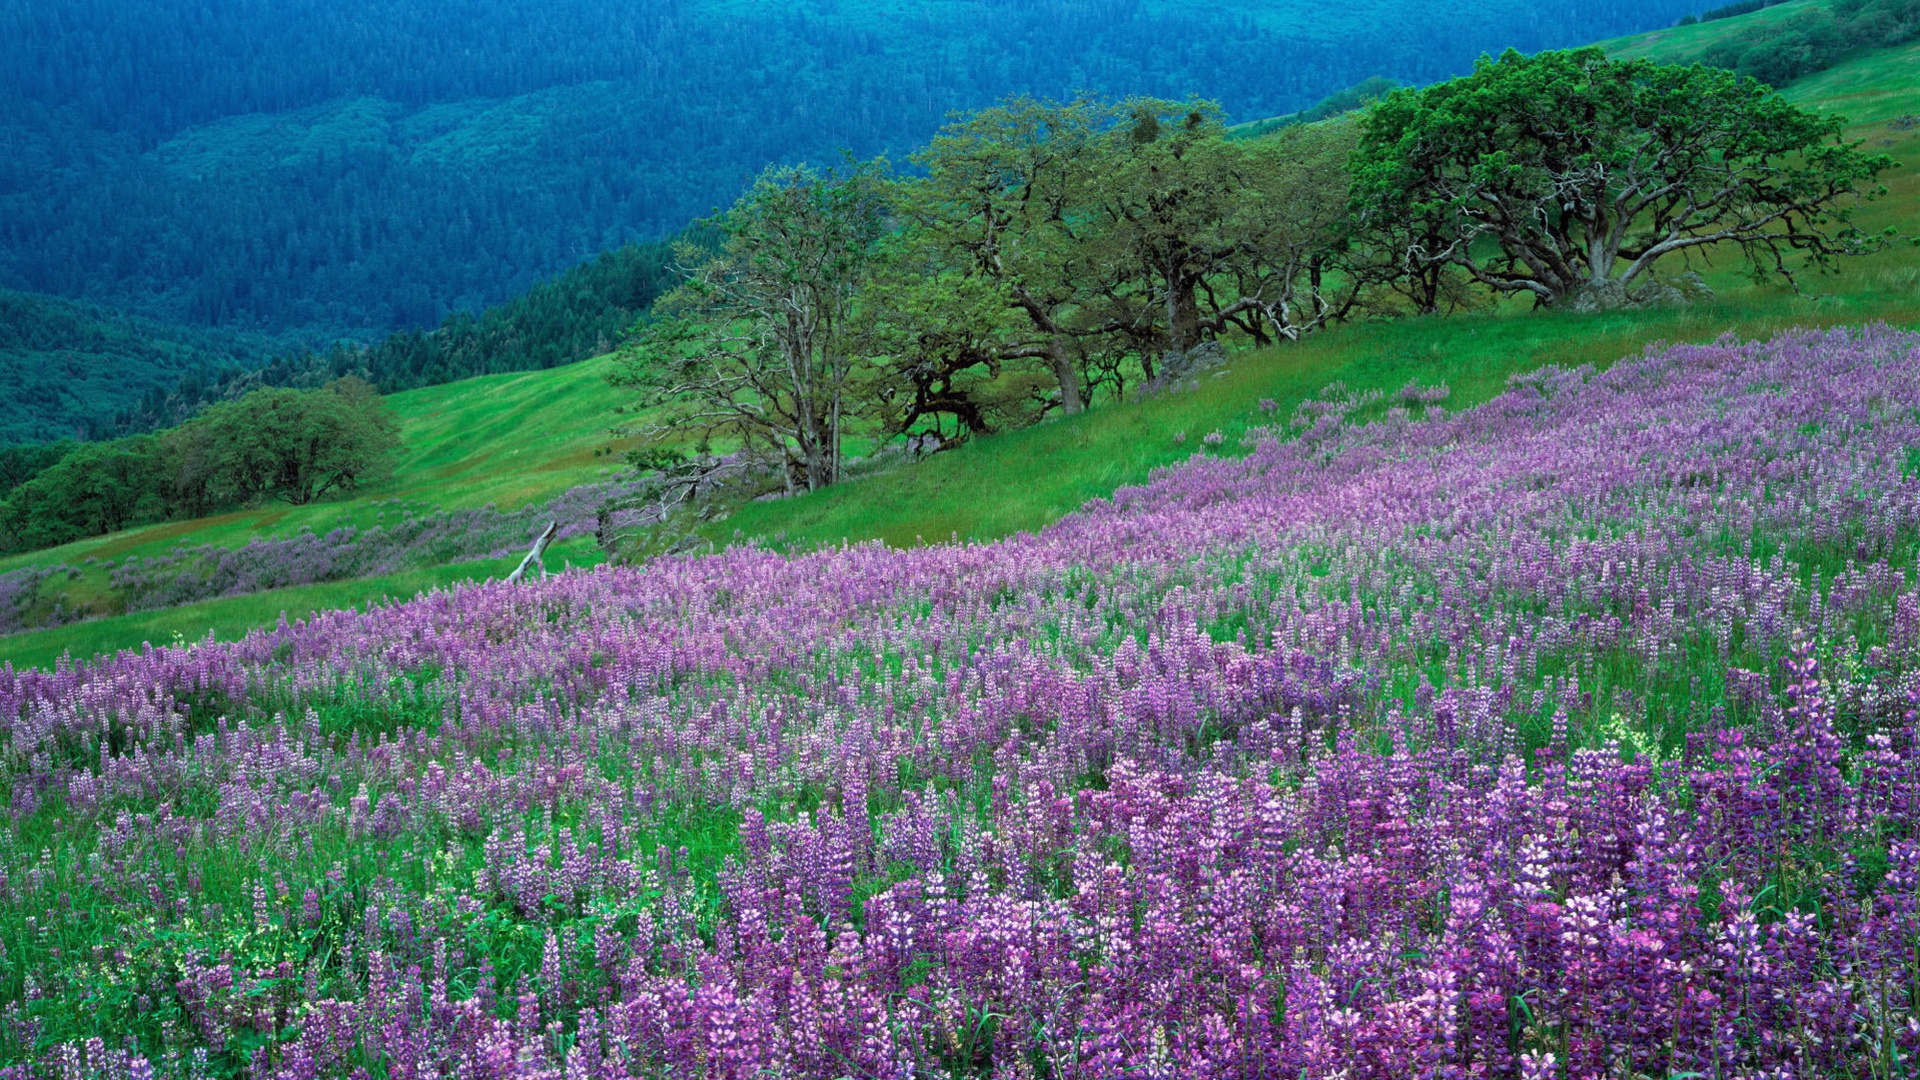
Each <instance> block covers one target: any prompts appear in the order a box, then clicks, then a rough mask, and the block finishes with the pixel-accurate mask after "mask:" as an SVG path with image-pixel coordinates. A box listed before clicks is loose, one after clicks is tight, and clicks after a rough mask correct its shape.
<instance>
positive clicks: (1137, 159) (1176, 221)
mask: <svg viewBox="0 0 1920 1080" xmlns="http://www.w3.org/2000/svg"><path fill="white" fill-rule="evenodd" d="M1840 131H1841V124H1840V121H1839V120H1838V119H1837V118H1831V117H1828V118H1822V117H1817V116H1814V115H1812V114H1809V113H1806V112H1803V111H1801V110H1798V109H1796V108H1794V107H1792V106H1791V105H1789V104H1788V103H1787V102H1785V101H1784V100H1783V99H1781V98H1780V97H1779V96H1778V95H1777V94H1774V93H1773V92H1772V91H1770V90H1768V89H1767V88H1766V87H1764V86H1762V85H1759V84H1758V83H1756V82H1754V81H1753V80H1751V79H1747V78H1743V77H1740V76H1737V75H1734V74H1732V73H1729V72H1725V71H1719V70H1714V69H1709V68H1703V67H1697V66H1695V67H1679V66H1671V65H1660V64H1655V63H1651V62H1647V61H1613V60H1609V59H1607V58H1606V57H1605V56H1604V54H1602V53H1601V52H1600V51H1599V50H1597V49H1582V50H1575V51H1569V52H1553V53H1542V54H1539V55H1536V56H1532V57H1526V56H1522V55H1520V54H1518V53H1514V52H1509V53H1508V54H1506V55H1505V56H1502V57H1501V58H1499V59H1498V60H1486V61H1483V62H1482V63H1481V64H1480V65H1479V66H1478V67H1477V68H1476V70H1475V72H1474V74H1472V75H1470V76H1466V77H1463V78H1460V79H1456V80H1453V81H1451V82H1447V83H1441V84H1437V85H1435V86H1431V87H1428V88H1425V89H1421V90H1400V91H1395V92H1393V93H1390V94H1388V95H1387V96H1386V97H1385V98H1383V99H1381V100H1380V101H1379V102H1378V103H1377V104H1375V105H1373V106H1371V107H1370V108H1369V109H1368V110H1367V111H1366V112H1365V113H1363V114H1361V115H1359V116H1358V117H1348V118H1344V119H1336V120H1331V121H1326V122H1322V123H1318V124H1313V125H1302V126H1294V127H1290V128H1286V129H1284V130H1282V131H1280V132H1279V133H1277V134H1275V135H1272V136H1269V137H1266V138H1261V139H1255V140H1237V139H1234V138H1231V137H1229V133H1228V132H1227V130H1226V129H1225V128H1224V127H1223V125H1222V123H1221V121H1220V116H1219V113H1218V111H1217V110H1216V109H1215V108H1213V107H1212V106H1210V105H1208V104H1204V103H1189V102H1172V101H1166V100H1157V99H1144V98H1139V99H1130V100H1127V101H1123V102H1119V103H1102V102H1098V101H1093V100H1079V101H1075V102H1072V103H1068V104H1059V103H1052V102H1044V101H1038V100H1033V99H1028V98H1015V99H1010V100H1008V101H1006V102H1003V103H1002V104H1000V105H997V106H994V107H992V108H988V109H985V110H982V111H980V112H977V113H974V114H972V115H970V116H967V117H964V118H962V119H959V120H957V121H955V122H953V123H951V124H950V125H949V126H948V127H947V128H946V129H944V130H943V131H942V132H941V133H940V134H939V135H938V136H937V137H936V138H935V139H934V140H933V141H932V142H931V143H930V144H929V145H928V146H927V147H926V148H925V149H924V150H923V151H921V152H920V153H918V154H916V155H914V157H913V164H914V165H915V166H916V170H915V172H914V173H913V174H911V175H908V176H895V175H894V174H893V173H892V172H891V170H890V169H889V168H888V167H887V165H886V163H885V162H884V161H871V162H865V163H860V162H852V161H849V162H848V163H847V164H845V165H843V166H842V167H840V168H838V169H832V170H824V171H823V170H817V169H812V168H806V167H794V168H783V169H776V170H771V171H769V172H768V173H766V174H764V175H763V176H762V177H761V178H760V180H759V182H758V183H756V184H755V185H754V187H753V189H752V190H751V191H749V192H748V193H747V194H746V195H745V196H744V197H742V198H741V199H740V201H739V202H737V203H736V204H735V205H734V206H733V207H732V208H731V209H730V210H728V211H727V212H725V213H724V214H721V215H720V216H718V217H717V218H716V219H714V221H713V222H712V225H713V226H714V228H715V230H716V231H717V233H718V234H719V235H720V236H721V237H722V238H723V240H722V242H721V243H719V244H717V245H715V246H710V247H699V246H695V245H684V246H683V247H682V248H681V249H680V258H681V266H680V270H681V272H682V274H683V277H684V280H683V283H682V284H681V285H680V286H679V287H678V288H677V289H675V290H674V291H673V292H672V293H669V294H668V295H667V296H666V297H664V298H663V299H662V301H661V302H660V303H659V304H658V305H657V306H656V312H655V318H654V319H653V320H652V321H650V322H649V323H647V324H645V325H643V326H642V327H641V328H640V332H639V334H638V335H637V336H636V339H635V341H634V342H633V344H632V345H631V347H630V348H629V349H628V351H627V354H626V357H625V360H624V363H623V365H622V367H621V370H620V372H619V373H618V374H617V375H616V377H615V378H616V382H620V383H622V384H625V385H628V386H631V387H633V388H635V389H636V390H638V391H639V392H640V394H641V400H642V402H643V403H644V404H646V405H648V406H651V407H654V408H656V409H659V410H662V411H660V412H658V413H655V414H654V415H655V416H656V418H657V423H656V424H655V426H654V428H653V430H654V431H655V433H656V434H657V435H659V436H660V437H661V439H662V440H663V442H662V448H656V449H655V450H653V451H651V452H649V454H648V456H647V457H646V460H647V461H648V462H649V463H650V464H654V465H660V464H662V463H664V462H666V461H667V460H668V459H669V457H670V454H669V453H668V449H670V447H668V444H673V445H678V446H684V445H685V444H686V443H687V442H688V441H689V440H690V439H697V442H698V444H699V445H705V446H710V445H712V444H713V442H714V441H715V440H720V441H730V442H732V443H733V444H736V445H738V446H740V447H741V448H742V449H743V450H745V451H747V452H748V453H749V454H751V455H757V456H759V457H760V458H762V459H764V460H767V461H770V462H773V463H775V466H776V468H777V469H778V470H779V472H780V473H781V474H782V475H784V477H785V478H786V484H787V486H788V487H789V488H790V489H801V488H805V489H815V488H819V487H823V486H825V485H828V484H831V483H834V482H836V481H837V480H839V479H840V478H841V476H842V474H843V469H844V465H843V462H842V456H841V454H842V450H841V447H842V443H843V441H844V440H845V438H846V437H847V435H848V433H849V432H850V431H853V430H855V429H856V428H858V429H859V430H860V431H861V432H862V433H863V434H864V435H867V436H870V437H873V438H876V439H879V440H882V441H884V440H886V439H889V438H892V437H895V436H900V435H907V434H913V435H916V436H920V435H929V434H930V435H934V436H937V437H939V438H940V439H942V440H946V441H950V440H952V439H954V438H957V437H965V436H967V435H970V434H976V433H981V432H987V431H992V430H995V429H996V428H1000V427H1009V426H1017V425H1019V424H1024V423H1030V422H1032V421H1034V420H1035V419H1037V418H1039V417H1041V416H1042V415H1044V414H1046V413H1047V412H1049V411H1053V410H1059V411H1063V412H1073V411H1077V410H1079V409H1081V408H1083V407H1085V406H1086V405H1087V404H1088V403H1089V402H1090V401H1092V400H1094V399H1095V398H1097V397H1099V396H1101V395H1103V394H1104V395H1109V396H1112V395H1118V394H1120V393H1123V392H1124V391H1125V389H1126V387H1127V385H1128V383H1129V381H1132V382H1134V383H1136V384H1137V383H1138V382H1139V381H1141V380H1148V381H1152V380H1159V381H1162V382H1165V381H1168V380H1172V379H1178V378H1181V377H1183V376H1184V374H1185V370H1186V368H1187V367H1188V366H1190V365H1191V364H1192V363H1193V362H1194V358H1195V355H1196V353H1197V352H1198V351H1199V350H1200V349H1202V348H1203V347H1207V346H1209V345H1210V343H1214V342H1217V341H1219V340H1221V339H1223V338H1236V339H1242V340H1246V341H1250V342H1255V343H1265V342H1272V341H1277V340H1292V339H1296V338H1298V337H1300V336H1301V335H1303V334H1307V333H1310V332H1312V331H1314V330H1316V329H1319V328H1321V327H1323V326H1325V325H1327V324H1328V323H1330V322H1333V321H1337V320H1340V319H1345V318H1349V317H1351V316H1354V315H1356V314H1359V313H1369V314H1386V313H1391V312H1395V311H1399V312H1416V313H1438V312H1444V311H1447V310H1451V309H1452V308H1453V307H1456V306H1458V305H1459V304H1461V303H1462V302H1466V301H1468V300H1469V299H1470V298H1472V297H1475V296H1479V297H1485V296H1486V295H1487V294H1488V293H1491V294H1493V295H1494V296H1500V295H1510V294H1517V295H1521V296H1526V297H1531V298H1532V300H1533V302H1534V303H1535V305H1537V306H1543V307H1544V306H1563V305H1573V306H1582V305H1585V306H1596V307H1604V306H1619V305H1625V304H1634V303H1649V302H1656V301H1661V300H1665V299H1671V298H1673V297H1674V296H1675V295H1676V294H1677V290H1676V288H1675V286H1673V285H1671V284H1668V283H1665V282H1662V281H1661V280H1660V279H1658V278H1656V276H1655V269H1656V266H1659V265H1661V264H1663V263H1671V262H1674V261H1678V260H1684V259H1686V258H1687V256H1688V255H1689V254H1690V253H1693V252H1698V251H1701V250H1703V249H1706V248H1709V247H1717V248H1719V249H1722V250H1725V249H1732V250H1737V251H1738V252H1739V253H1740V254H1742V255H1743V256H1744V257H1745V258H1746V259H1747V260H1748V262H1749V263H1750V264H1751V266H1752V268H1753V269H1754V271H1755V273H1757V274H1762V275H1778V276H1782V277H1785V278H1787V279H1788V280H1791V279H1792V277H1793V275H1794V274H1795V273H1796V272H1797V271H1798V270H1800V269H1802V268H1804V267H1807V266H1812V267H1815V268H1824V267H1827V266H1830V265H1831V264H1832V261H1833V260H1834V259H1835V258H1836V257H1838V256H1840V255H1842V254H1846V253H1848V252H1852V251H1858V250H1864V249H1866V248H1868V247H1871V246H1872V245H1873V243H1874V242H1875V241H1874V240H1873V239H1872V238H1869V237H1866V236H1863V235H1862V234H1860V233H1859V232H1858V231H1857V230H1856V229H1854V228H1853V227H1852V225H1851V224H1850V223H1849V220H1848V217H1849V212H1850V207H1851V204H1852V203H1853V202H1854V201H1855V200H1856V199H1858V198H1860V197H1870V196H1871V195H1872V194H1874V192H1875V188H1874V180H1875V177H1876V176H1877V174H1878V173H1879V172H1880V171H1882V170H1884V169H1886V168H1888V167H1890V166H1891V164H1892V163H1891V162H1890V161H1888V160H1886V159H1885V158H1882V157H1876V156H1872V155H1868V154H1865V153H1863V152H1862V151H1861V150H1860V148H1859V146H1858V145H1857V144H1852V143H1847V142H1845V141H1844V140H1842V139H1841V137H1840ZM1482 302H1484V301H1482ZM1215 347H1217V346H1215Z"/></svg>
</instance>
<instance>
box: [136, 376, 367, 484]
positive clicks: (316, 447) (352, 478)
mask: <svg viewBox="0 0 1920 1080" xmlns="http://www.w3.org/2000/svg"><path fill="white" fill-rule="evenodd" d="M169 434H170V435H171V436H172V438H173V442H172V443H171V444H170V445H171V446H173V447H177V450H176V453H177V454H178V455H179V457H178V458H177V462H178V465H177V468H176V469H175V470H174V471H175V476H176V477H177V480H176V488H177V489H179V488H190V489H191V490H193V491H194V492H195V497H194V505H196V506H204V505H207V504H241V503H248V502H252V501H254V500H256V499H278V500H280V501H282V502H287V503H292V504H293V505H295V506H304V505H305V504H307V503H310V502H312V501H313V500H315V499H317V498H319V497H320V496H322V495H325V494H326V493H328V492H330V491H335V490H349V489H352V488H354V487H357V486H359V485H360V484H362V483H364V482H367V481H369V480H377V479H379V478H380V477H382V476H383V475H385V472H386V471H387V470H389V469H390V468H391V466H392V458H393V454H394V451H395V450H397V449H398V448H399V430H398V425H397V423H396V422H395V421H394V419H393V417H392V415H391V414H390V413H388V412H387V411H386V410H385V409H384V408H383V407H382V406H381V403H380V397H379V395H378V394H377V393H375V392H374V389H373V387H372V386H371V385H369V384H368V383H366V382H365V381H363V380H360V379H356V378H353V377H351V376H348V377H346V378H343V379H338V380H336V381H334V382H332V383H329V384H327V386H326V387H324V388H323V389H321V390H318V391H301V390H285V389H264V390H256V391H254V392H253V393H251V394H248V395H247V396H246V397H243V398H240V399H239V400H237V401H231V402H224V403H222V404H219V405H216V406H214V407H213V408H211V409H208V410H207V411H206V413H205V414H204V415H202V416H201V417H199V418H198V419H195V420H193V421H191V422H190V423H188V424H186V425H184V427H183V428H181V429H179V430H177V431H175V432H171V433H169ZM189 477H191V479H188V478H189Z"/></svg>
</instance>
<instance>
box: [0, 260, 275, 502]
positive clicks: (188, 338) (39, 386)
mask: <svg viewBox="0 0 1920 1080" xmlns="http://www.w3.org/2000/svg"><path fill="white" fill-rule="evenodd" d="M272 345H273V343H272V342H271V341H270V340H268V339H267V338H266V337H264V336H262V335H258V334H245V333H236V332H231V331H224V330H208V329H198V328H190V327H185V326H179V325H173V324H168V323H162V322H157V321H154V320H151V319H142V318H135V317H133V316H129V315H125V314H121V313H119V312H115V311H110V310H107V309H105V308H101V307H97V306H94V305H89V304H77V303H72V302H69V301H65V300H59V299H55V298H53V297H50V296H34V295H29V294H26V293H16V292H6V291H0V387H5V392H4V393H0V444H7V443H34V442H45V441H50V440H55V439H68V438H86V439H97V438H102V437H105V436H108V435H114V434H126V433H127V432H128V431H129V430H130V429H141V428H144V427H148V426H151V425H142V424H138V423H129V418H130V417H133V416H137V415H140V414H142V413H143V412H144V411H146V410H148V409H149V408H150V406H151V405H152V403H154V402H158V401H164V400H166V399H167V398H168V397H169V396H171V395H173V394H175V393H177V392H178V391H179V389H180V388H181V387H182V386H183V385H198V384H200V383H204V382H207V381H209V380H211V379H215V378H217V377H218V376H219V375H220V373H223V372H227V371H232V370H239V369H242V368H245V367H248V366H251V365H257V364H258V363H259V359H260V357H261V356H262V355H264V354H265V353H266V352H267V351H268V350H269V349H270V348H271V347H272ZM4 486H6V485H5V484H4V482H0V488H3V487H4Z"/></svg>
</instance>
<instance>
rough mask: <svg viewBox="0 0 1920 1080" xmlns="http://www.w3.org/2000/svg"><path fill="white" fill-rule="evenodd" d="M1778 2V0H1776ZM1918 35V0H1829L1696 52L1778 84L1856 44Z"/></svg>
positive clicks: (1720, 11)
mask: <svg viewBox="0 0 1920 1080" xmlns="http://www.w3.org/2000/svg"><path fill="white" fill-rule="evenodd" d="M1776 2H1778V0H1776ZM1772 6H1774V5H1773V4H1770V3H1761V2H1755V0H1747V2H1746V3H1740V4H1730V5H1728V6H1726V7H1724V8H1716V9H1714V10H1712V11H1708V12H1706V13H1705V14H1703V15H1702V16H1701V17H1700V18H1701V21H1703V22H1705V21H1709V20H1713V19H1719V18H1726V17H1729V16H1734V15H1744V14H1747V13H1749V12H1753V11H1759V10H1762V9H1763V8H1767V7H1772ZM1917 39H1920V0H1834V2H1833V3H1832V4H1831V6H1830V7H1828V8H1827V9H1825V10H1822V9H1820V8H1808V9H1806V10H1802V11H1797V12H1794V13H1793V14H1792V15H1791V16H1790V17H1788V18H1785V19H1779V20H1774V21H1772V22H1769V23H1766V24H1760V25H1755V26H1753V27H1751V28H1748V29H1746V30H1743V31H1742V32H1740V33H1738V34H1733V35H1730V36H1728V37H1726V38H1724V39H1722V40H1720V41H1718V42H1716V43H1714V44H1713V45H1712V46H1710V47H1709V48H1708V49H1706V51H1704V52H1703V53H1701V54H1700V59H1701V60H1702V61H1704V62H1705V63H1708V64H1712V65H1714V66H1715V67H1723V68H1727V69H1729V70H1732V71H1737V72H1739V73H1740V74H1742V75H1750V76H1752V77H1754V78H1756V79H1759V80H1760V81H1761V82H1764V83H1768V84H1771V85H1773V86H1781V85H1784V84H1786V83H1789V82H1791V81H1793V80H1794V79H1798V78H1800V77H1801V76H1803V75H1808V74H1811V73H1813V72H1816V71H1824V70H1826V69H1827V68H1829V67H1832V66H1833V65H1834V64H1835V63H1837V62H1838V61H1839V60H1840V59H1841V58H1842V57H1844V56H1846V55H1848V54H1850V53H1852V52H1855V51H1856V50H1860V49H1870V48H1880V47H1885V46H1889V45H1899V44H1903V43H1905V42H1909V41H1914V40H1917Z"/></svg>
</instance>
